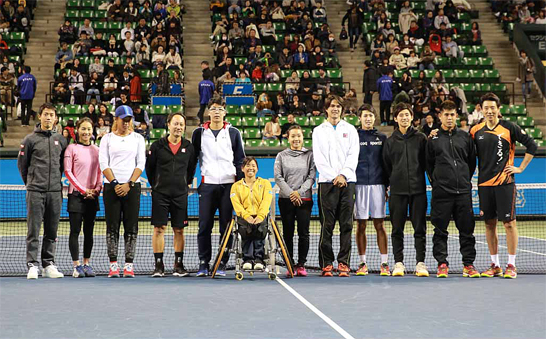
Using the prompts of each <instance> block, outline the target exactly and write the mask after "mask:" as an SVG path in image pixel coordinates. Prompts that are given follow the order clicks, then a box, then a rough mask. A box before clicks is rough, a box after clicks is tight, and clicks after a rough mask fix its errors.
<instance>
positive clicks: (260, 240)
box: [230, 157, 273, 270]
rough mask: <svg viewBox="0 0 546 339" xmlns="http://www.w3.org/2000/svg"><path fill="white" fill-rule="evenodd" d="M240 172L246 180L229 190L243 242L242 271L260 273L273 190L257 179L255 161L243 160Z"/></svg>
mask: <svg viewBox="0 0 546 339" xmlns="http://www.w3.org/2000/svg"><path fill="white" fill-rule="evenodd" d="M242 170H243V173H244V175H245V177H244V178H243V179H241V180H239V181H237V182H236V183H235V184H233V186H231V194H230V198H231V203H232V204H233V209H234V210H235V214H236V215H237V224H238V227H239V234H240V235H241V239H242V245H243V246H242V248H243V261H244V264H243V270H252V269H254V270H263V269H264V244H265V240H264V239H265V238H266V236H267V232H268V220H267V216H268V214H269V209H270V207H271V200H272V199H273V190H272V188H271V183H270V182H269V180H266V179H262V178H259V177H256V174H257V173H258V162H257V161H256V159H255V158H254V157H246V158H245V159H244V160H243V166H242Z"/></svg>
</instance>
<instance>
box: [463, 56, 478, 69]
mask: <svg viewBox="0 0 546 339" xmlns="http://www.w3.org/2000/svg"><path fill="white" fill-rule="evenodd" d="M461 64H462V66H463V67H464V68H466V69H475V68H478V65H479V59H478V58H472V57H468V58H467V57H464V58H463V60H462V61H461Z"/></svg>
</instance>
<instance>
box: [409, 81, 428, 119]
mask: <svg viewBox="0 0 546 339" xmlns="http://www.w3.org/2000/svg"><path fill="white" fill-rule="evenodd" d="M409 95H410V96H411V98H412V102H413V110H414V115H413V118H414V120H421V119H422V118H423V107H424V106H429V105H430V89H429V87H428V86H427V85H426V83H425V82H424V81H420V80H419V81H417V82H416V86H415V87H414V88H413V90H411V91H410V92H409Z"/></svg>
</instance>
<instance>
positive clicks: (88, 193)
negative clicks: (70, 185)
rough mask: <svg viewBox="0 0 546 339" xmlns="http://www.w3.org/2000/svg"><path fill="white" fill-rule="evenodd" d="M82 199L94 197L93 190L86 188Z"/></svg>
mask: <svg viewBox="0 0 546 339" xmlns="http://www.w3.org/2000/svg"><path fill="white" fill-rule="evenodd" d="M84 199H95V190H93V189H89V188H88V189H86V190H85V196H84Z"/></svg>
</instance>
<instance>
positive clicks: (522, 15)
mask: <svg viewBox="0 0 546 339" xmlns="http://www.w3.org/2000/svg"><path fill="white" fill-rule="evenodd" d="M518 17H519V20H520V22H521V23H522V24H532V23H533V22H534V18H533V17H532V16H531V12H530V11H529V7H527V4H526V3H523V4H522V5H521V6H519V10H518Z"/></svg>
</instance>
